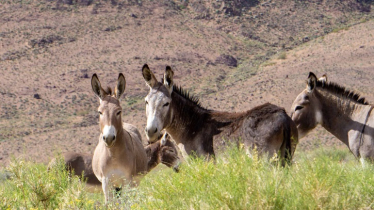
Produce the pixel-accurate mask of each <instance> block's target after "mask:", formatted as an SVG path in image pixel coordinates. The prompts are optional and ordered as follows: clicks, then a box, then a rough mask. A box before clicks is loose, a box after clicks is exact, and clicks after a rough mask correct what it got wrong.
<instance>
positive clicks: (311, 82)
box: [307, 72, 317, 92]
mask: <svg viewBox="0 0 374 210" xmlns="http://www.w3.org/2000/svg"><path fill="white" fill-rule="evenodd" d="M316 86H317V77H316V75H315V74H314V73H313V72H309V76H308V80H307V89H308V91H309V92H313V90H314V89H315V88H316Z"/></svg>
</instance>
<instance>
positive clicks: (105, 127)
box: [91, 74, 148, 202]
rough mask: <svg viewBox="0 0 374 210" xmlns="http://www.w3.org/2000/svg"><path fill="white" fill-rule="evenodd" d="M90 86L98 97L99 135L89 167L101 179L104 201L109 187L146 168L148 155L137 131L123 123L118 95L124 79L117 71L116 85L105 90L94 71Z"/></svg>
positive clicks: (109, 193) (128, 180)
mask: <svg viewBox="0 0 374 210" xmlns="http://www.w3.org/2000/svg"><path fill="white" fill-rule="evenodd" d="M91 85H92V90H93V91H94V93H95V94H96V96H97V97H98V98H99V99H100V105H99V108H98V112H99V115H100V117H99V119H100V120H99V124H100V137H99V143H98V144H97V146H96V149H95V152H94V155H93V160H92V169H93V171H94V173H95V175H96V177H97V179H98V180H99V181H100V182H101V183H102V188H103V192H104V195H105V202H108V201H109V200H110V196H111V194H112V193H111V192H110V191H111V188H113V187H114V188H116V189H118V188H119V187H121V186H123V185H126V184H130V185H136V182H134V181H133V178H134V177H135V176H139V175H141V174H145V173H146V172H147V170H148V161H147V160H148V158H147V154H146V152H145V150H144V147H143V145H142V141H141V136H140V133H139V131H138V130H137V129H136V128H135V127H134V126H133V125H130V124H127V123H122V119H121V113H122V107H121V105H120V102H119V99H120V98H121V95H122V94H123V92H124V91H125V86H126V80H125V77H124V76H123V74H119V76H118V81H117V86H116V87H115V90H114V92H113V93H112V91H111V89H110V88H108V90H104V89H103V88H102V87H101V84H100V81H99V79H98V77H97V75H96V74H94V75H93V76H92V79H91Z"/></svg>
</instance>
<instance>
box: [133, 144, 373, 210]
mask: <svg viewBox="0 0 374 210" xmlns="http://www.w3.org/2000/svg"><path fill="white" fill-rule="evenodd" d="M297 155H298V156H299V157H298V160H297V161H296V162H294V163H293V165H291V166H287V167H284V168H283V167H280V166H279V165H278V164H274V163H272V162H271V161H267V160H264V159H261V158H253V159H251V158H248V157H247V156H246V155H245V153H244V152H241V151H239V150H237V149H233V150H230V151H229V152H228V155H226V156H225V157H224V158H219V159H217V161H216V162H215V163H214V162H213V161H210V162H206V161H204V160H201V159H196V158H192V159H191V160H190V161H189V163H188V164H183V166H182V168H181V170H180V173H170V172H169V171H163V172H160V173H157V174H152V176H147V177H145V179H144V180H143V182H142V183H141V185H140V187H139V190H140V191H142V192H143V193H144V195H143V196H144V197H143V198H144V200H143V202H142V203H141V204H140V205H139V206H137V208H139V209H362V208H368V209H371V208H374V206H373V204H372V196H371V195H373V193H374V177H373V176H372V174H373V172H374V167H373V166H372V165H369V166H366V167H362V166H361V165H360V164H359V162H357V161H356V160H349V161H341V160H342V159H343V160H346V159H347V157H346V156H351V154H350V153H348V152H347V151H342V150H337V149H317V150H316V151H313V152H309V153H306V154H300V153H298V154H297ZM348 159H349V158H348Z"/></svg>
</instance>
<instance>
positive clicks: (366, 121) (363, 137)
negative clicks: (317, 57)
mask: <svg viewBox="0 0 374 210" xmlns="http://www.w3.org/2000/svg"><path fill="white" fill-rule="evenodd" d="M372 111H373V106H372V105H369V104H368V102H367V101H366V100H365V98H363V97H360V95H359V94H357V93H355V92H353V91H350V90H348V89H346V88H345V87H343V86H340V85H338V84H336V83H333V82H328V81H327V77H326V75H324V76H323V77H321V78H319V79H317V77H316V75H315V74H314V73H312V72H310V73H309V76H308V80H307V86H306V89H304V90H303V91H302V92H301V93H300V94H299V95H298V96H297V97H296V99H295V101H294V102H293V104H292V107H291V117H292V119H293V120H294V122H295V123H296V126H297V129H298V133H299V137H300V138H302V137H303V136H305V135H306V134H307V133H308V132H309V131H311V130H312V129H314V128H315V127H316V126H317V125H318V124H320V125H321V126H322V127H324V128H325V129H326V130H327V131H329V132H330V133H331V134H333V135H334V136H335V137H337V138H338V139H339V140H340V141H342V142H343V143H344V144H346V145H347V146H348V148H349V149H350V150H351V152H352V153H353V154H354V155H355V156H356V157H357V158H360V160H361V163H362V164H364V161H365V160H371V161H373V160H374V129H373V126H374V118H373V112H372Z"/></svg>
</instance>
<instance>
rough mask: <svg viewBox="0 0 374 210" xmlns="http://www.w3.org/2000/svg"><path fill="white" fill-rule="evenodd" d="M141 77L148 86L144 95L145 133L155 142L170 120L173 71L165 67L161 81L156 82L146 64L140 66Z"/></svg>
mask: <svg viewBox="0 0 374 210" xmlns="http://www.w3.org/2000/svg"><path fill="white" fill-rule="evenodd" d="M142 74H143V78H144V80H145V82H146V84H147V85H148V87H149V93H148V95H147V96H146V97H145V104H146V116H147V125H146V127H145V134H146V135H147V138H148V140H149V141H150V142H155V141H156V140H157V138H158V136H160V132H161V131H162V130H163V129H164V128H165V127H167V126H168V125H169V123H170V122H171V109H170V106H171V103H172V100H171V93H172V91H173V84H174V83H173V75H174V72H173V71H172V70H171V68H170V66H167V67H166V70H165V73H164V78H163V81H162V82H158V81H157V79H156V77H155V75H154V74H153V73H152V72H151V70H150V69H149V67H148V65H147V64H145V65H144V66H143V68H142Z"/></svg>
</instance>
